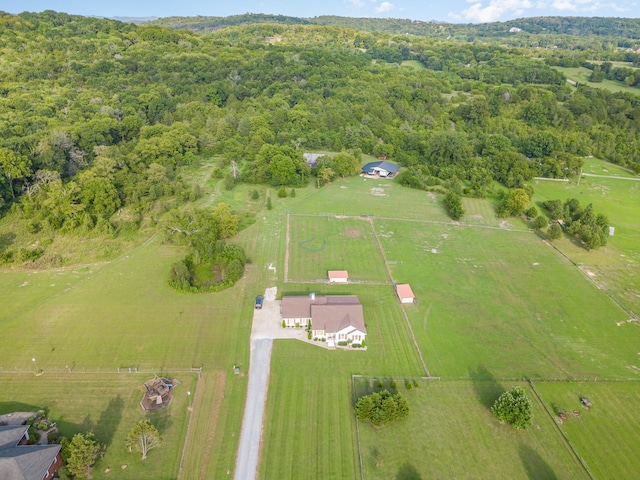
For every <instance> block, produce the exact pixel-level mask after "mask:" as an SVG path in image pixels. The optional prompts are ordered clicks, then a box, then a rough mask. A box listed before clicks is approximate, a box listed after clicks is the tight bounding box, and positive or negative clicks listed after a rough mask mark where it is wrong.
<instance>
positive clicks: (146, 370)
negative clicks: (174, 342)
mask: <svg viewBox="0 0 640 480" xmlns="http://www.w3.org/2000/svg"><path fill="white" fill-rule="evenodd" d="M202 371H203V367H201V366H200V367H176V368H172V367H166V366H164V367H156V368H153V367H140V366H121V367H105V368H99V367H89V368H87V367H80V366H64V367H60V366H54V367H47V366H44V367H42V368H40V367H35V366H34V367H31V368H23V367H22V368H21V367H13V368H7V367H0V375H2V374H21V375H24V374H31V375H38V376H39V375H44V374H47V373H53V374H60V373H65V374H106V373H112V374H144V375H156V374H157V375H161V376H166V375H167V374H168V373H169V372H170V373H172V374H173V373H202Z"/></svg>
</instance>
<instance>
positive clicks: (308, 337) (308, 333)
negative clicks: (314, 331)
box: [307, 332, 311, 340]
mask: <svg viewBox="0 0 640 480" xmlns="http://www.w3.org/2000/svg"><path fill="white" fill-rule="evenodd" d="M307 339H309V340H311V332H307Z"/></svg>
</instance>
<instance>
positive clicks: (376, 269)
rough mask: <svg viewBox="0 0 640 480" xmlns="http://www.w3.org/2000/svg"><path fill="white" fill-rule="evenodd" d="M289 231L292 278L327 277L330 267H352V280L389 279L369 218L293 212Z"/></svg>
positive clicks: (349, 270)
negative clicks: (294, 213)
mask: <svg viewBox="0 0 640 480" xmlns="http://www.w3.org/2000/svg"><path fill="white" fill-rule="evenodd" d="M289 232H290V236H289V246H288V248H289V275H288V276H289V280H290V281H293V282H295V281H316V280H323V279H324V280H326V279H327V271H328V270H348V272H349V278H350V279H351V280H360V281H370V282H380V283H384V282H385V281H387V273H386V270H385V266H384V261H383V259H382V256H381V254H380V250H379V248H378V246H377V243H376V240H375V237H374V234H373V230H372V228H371V224H370V223H369V221H368V220H366V219H362V218H339V217H338V218H337V217H324V216H318V215H312V216H310V215H289Z"/></svg>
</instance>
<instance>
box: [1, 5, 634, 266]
mask: <svg viewBox="0 0 640 480" xmlns="http://www.w3.org/2000/svg"><path fill="white" fill-rule="evenodd" d="M250 20H251V16H248V18H244V20H243V21H242V22H241V21H239V20H238V21H236V20H233V19H232V20H230V21H229V23H232V24H233V23H234V22H235V23H242V24H241V25H235V26H226V27H225V25H224V24H223V23H220V26H219V27H217V28H211V30H212V31H211V32H209V33H196V32H192V31H188V30H174V29H170V28H167V27H163V26H159V25H155V24H153V25H146V24H145V25H134V24H130V23H123V22H118V21H112V20H105V19H96V18H84V17H79V16H72V15H67V14H64V13H56V12H52V11H47V12H43V13H40V14H32V13H23V14H20V15H9V14H0V51H1V52H2V55H1V57H0V71H1V72H2V75H1V76H0V208H2V211H3V212H4V214H8V213H10V214H11V215H15V216H16V218H19V219H20V221H21V222H23V223H24V224H25V225H26V227H25V228H26V229H27V231H29V232H32V233H34V234H35V233H37V232H38V231H40V230H47V231H50V232H63V233H64V232H85V233H90V232H93V233H96V234H105V235H107V234H108V235H117V234H118V232H120V231H123V230H124V231H126V230H135V229H136V228H138V227H139V225H140V223H141V221H142V219H143V218H145V216H146V215H147V213H148V212H149V211H150V209H151V208H152V206H153V205H155V204H157V202H158V201H159V200H160V199H171V201H172V202H174V203H173V204H172V205H171V206H173V207H175V206H176V205H179V203H180V202H181V201H182V202H184V201H187V200H189V199H195V198H197V197H198V196H199V195H200V193H199V191H198V188H197V187H194V186H193V185H191V184H189V183H188V182H187V181H185V180H184V179H183V178H182V176H181V175H180V169H181V168H182V167H183V166H185V165H189V164H191V163H193V162H195V161H199V160H200V159H209V158H212V159H216V161H217V162H218V172H219V174H220V175H221V176H226V180H225V185H226V186H227V188H232V187H233V184H234V183H235V182H238V181H241V182H251V183H263V184H268V185H273V186H302V185H305V184H307V183H308V182H309V181H311V178H312V176H314V175H316V176H317V175H323V182H324V180H330V178H331V175H329V173H331V172H332V173H333V174H334V175H338V174H350V173H353V170H354V169H353V168H352V167H353V161H354V160H353V159H356V160H358V159H359V158H360V155H361V154H362V153H365V154H372V155H375V156H386V157H388V158H392V159H394V160H395V161H397V162H398V163H400V164H402V165H404V166H406V167H408V168H407V169H406V171H407V172H408V173H406V174H405V178H404V180H405V182H407V184H411V183H412V182H413V183H414V184H416V185H418V186H421V185H424V184H429V183H438V184H442V185H444V186H445V187H446V188H452V189H454V190H456V192H457V193H460V194H466V195H476V196H485V195H491V194H492V193H493V192H494V191H495V182H499V183H501V184H502V185H504V186H505V187H508V188H516V187H522V186H523V184H524V182H526V181H527V180H528V179H530V178H532V177H533V176H549V177H566V176H571V175H576V174H578V173H579V171H580V168H581V165H582V159H581V157H582V156H588V155H594V156H597V157H599V158H603V159H606V160H609V161H611V162H614V163H617V164H620V165H623V166H626V167H629V168H633V169H635V170H636V171H640V97H638V96H636V95H633V94H628V93H626V94H623V93H611V92H608V91H606V90H599V89H593V88H589V87H586V86H579V87H578V88H575V87H574V86H572V85H570V84H568V83H567V82H566V79H565V77H564V76H563V74H562V73H560V72H558V71H557V70H556V69H554V68H553V67H552V66H553V65H554V64H557V63H558V62H559V61H560V59H561V58H562V56H563V55H566V56H568V57H570V56H575V55H574V53H575V52H574V50H573V47H574V46H573V45H570V46H569V47H568V49H567V50H562V49H559V48H549V49H531V48H524V47H521V46H514V45H505V44H503V43H500V42H497V41H496V42H485V41H483V42H477V41H454V40H453V39H450V40H446V39H443V38H436V37H430V36H425V35H421V36H419V35H405V34H402V35H395V34H393V33H384V32H378V33H376V34H373V33H368V32H366V31H364V30H365V28H364V27H362V26H358V25H359V23H358V19H353V20H354V22H353V25H349V26H336V25H327V26H324V25H319V24H318V23H319V19H316V21H315V24H313V23H311V22H309V23H307V22H305V21H299V22H298V21H296V19H288V18H285V17H282V18H279V17H265V16H258V18H257V19H256V22H250ZM267 20H269V23H266V21H267ZM278 20H281V22H280V23H277V21H278ZM174 21H175V19H174ZM194 21H195V20H194ZM197 21H198V22H202V21H203V20H202V18H198V19H197ZM220 21H221V22H222V20H220ZM532 21H533V20H532ZM585 21H586V20H585ZM184 22H185V23H184V24H182V26H188V25H189V24H188V22H189V20H188V19H187V20H185V21H184ZM247 22H249V24H245V23H247ZM546 22H547V23H543V24H545V25H546V24H549V25H550V24H553V23H554V22H553V19H547V21H546ZM593 22H595V23H593V28H594V29H595V28H596V25H597V22H598V19H593ZM633 22H634V21H629V22H627V23H628V24H629V25H632V24H633ZM326 23H330V22H329V21H327V22H326ZM334 23H338V22H334ZM392 23H393V22H392V21H389V24H392ZM627 23H625V25H626V24H627ZM574 24H575V23H574ZM173 25H174V26H180V25H181V24H179V23H174V24H173ZM612 25H613V24H612ZM358 28H359V29H358ZM443 28H449V26H443ZM456 28H458V27H456ZM460 28H463V27H460ZM469 28H471V27H469ZM474 28H475V29H476V33H477V32H479V31H480V30H481V28H484V27H474ZM487 28H488V27H487ZM496 28H498V27H496ZM500 28H503V26H500ZM545 28H548V27H545ZM568 28H569V27H567V26H565V27H562V28H560V27H558V28H557V31H559V32H564V31H568V30H567V29H568ZM202 30H206V29H205V28H203V29H202ZM474 35H475V34H474ZM535 36H536V35H534V37H535ZM538 36H539V35H538ZM575 38H577V37H575ZM580 38H581V37H580ZM580 38H577V40H576V44H578V45H582V43H581V39H580ZM590 41H591V39H590ZM596 50H597V51H596ZM596 50H593V51H591V50H584V49H582V50H579V55H580V56H579V62H586V61H587V60H590V59H594V58H595V56H596V55H597V56H602V55H603V52H604V50H603V49H602V42H600V43H599V46H598V47H597V49H596ZM607 51H610V54H607V55H608V56H607V58H605V59H606V60H608V59H610V60H615V59H616V58H623V57H624V56H627V57H628V56H629V55H637V54H635V53H633V54H630V53H629V52H628V51H626V47H624V48H623V47H616V46H614V47H613V48H610V49H609V50H607ZM635 60H636V58H635V57H633V58H631V59H630V60H628V61H635ZM629 68H632V67H629ZM627 74H628V72H627ZM627 76H628V75H627ZM638 77H639V78H640V76H638ZM633 84H634V82H631V83H630V85H633ZM314 150H323V151H334V152H344V153H345V155H344V156H342V157H340V158H338V159H337V160H335V161H334V163H332V164H328V163H326V162H325V163H322V162H321V163H320V164H319V166H317V167H315V168H314V169H310V168H309V167H308V166H307V164H306V163H305V162H304V161H303V157H302V153H303V152H305V151H314ZM232 164H233V166H234V167H233V171H232V169H231V165H232ZM343 169H344V171H343ZM329 171H330V172H329ZM325 175H329V176H328V177H326V176H325ZM320 184H321V182H318V185H320ZM122 209H126V210H127V212H129V214H128V215H127V216H126V217H121V216H119V215H118V213H119V212H121V210H122ZM0 243H2V242H0ZM4 243H8V241H5V242H4ZM9 243H10V242H9ZM44 250H45V247H43V246H39V247H38V248H34V249H21V250H16V249H11V248H8V247H6V246H5V247H1V248H0V260H2V261H3V262H12V261H27V260H31V259H33V258H35V257H39V256H41V255H43V253H44Z"/></svg>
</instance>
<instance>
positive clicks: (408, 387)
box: [404, 380, 413, 390]
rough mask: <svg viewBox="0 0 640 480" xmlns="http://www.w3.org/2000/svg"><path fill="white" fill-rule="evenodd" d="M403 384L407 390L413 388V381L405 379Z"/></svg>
mask: <svg viewBox="0 0 640 480" xmlns="http://www.w3.org/2000/svg"><path fill="white" fill-rule="evenodd" d="M404 386H405V387H407V390H411V389H412V388H413V383H411V381H410V380H407V381H406V382H405V383H404Z"/></svg>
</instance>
